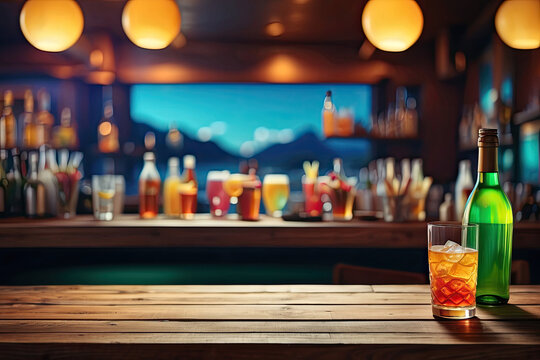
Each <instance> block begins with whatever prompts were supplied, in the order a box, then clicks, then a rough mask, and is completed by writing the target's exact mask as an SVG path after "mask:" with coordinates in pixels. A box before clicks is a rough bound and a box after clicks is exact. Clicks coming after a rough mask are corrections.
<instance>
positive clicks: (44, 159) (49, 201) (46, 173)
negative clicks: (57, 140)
mask: <svg viewBox="0 0 540 360" xmlns="http://www.w3.org/2000/svg"><path fill="white" fill-rule="evenodd" d="M47 155H48V151H47V148H46V145H41V147H40V148H39V170H38V180H39V181H40V182H41V183H42V184H43V187H44V189H45V215H46V216H57V215H58V191H59V189H58V181H57V179H56V175H55V174H54V173H53V171H52V170H51V166H50V164H49V156H47Z"/></svg>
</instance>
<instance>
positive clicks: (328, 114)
mask: <svg viewBox="0 0 540 360" xmlns="http://www.w3.org/2000/svg"><path fill="white" fill-rule="evenodd" d="M335 127H336V107H335V105H334V102H333V101H332V92H331V91H330V90H328V91H327V92H326V97H325V98H324V103H323V109H322V128H323V134H324V136H325V137H330V136H332V135H334V133H335Z"/></svg>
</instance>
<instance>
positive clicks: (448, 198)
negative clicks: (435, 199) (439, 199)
mask: <svg viewBox="0 0 540 360" xmlns="http://www.w3.org/2000/svg"><path fill="white" fill-rule="evenodd" d="M455 213H456V211H455V209H454V202H453V201H452V194H450V193H446V194H445V195H444V202H443V203H442V204H441V206H439V220H440V221H454V220H456V218H455Z"/></svg>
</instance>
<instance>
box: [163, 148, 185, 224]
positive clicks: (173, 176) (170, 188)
mask: <svg viewBox="0 0 540 360" xmlns="http://www.w3.org/2000/svg"><path fill="white" fill-rule="evenodd" d="M180 183H181V180H180V160H179V159H178V158H177V157H170V158H169V161H168V174H167V178H166V179H165V182H164V183H163V212H164V213H165V215H167V216H171V217H178V216H180V195H179V193H178V185H179V184H180Z"/></svg>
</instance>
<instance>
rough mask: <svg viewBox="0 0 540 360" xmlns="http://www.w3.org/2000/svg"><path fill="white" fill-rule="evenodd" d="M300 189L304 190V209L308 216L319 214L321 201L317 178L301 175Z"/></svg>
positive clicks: (321, 205)
mask: <svg viewBox="0 0 540 360" xmlns="http://www.w3.org/2000/svg"><path fill="white" fill-rule="evenodd" d="M302 191H303V192H304V199H305V200H304V210H305V212H306V213H307V214H308V215H309V216H320V215H321V213H322V207H323V203H322V200H321V193H320V192H319V186H318V182H317V179H312V178H308V177H306V176H305V175H304V176H302Z"/></svg>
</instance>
